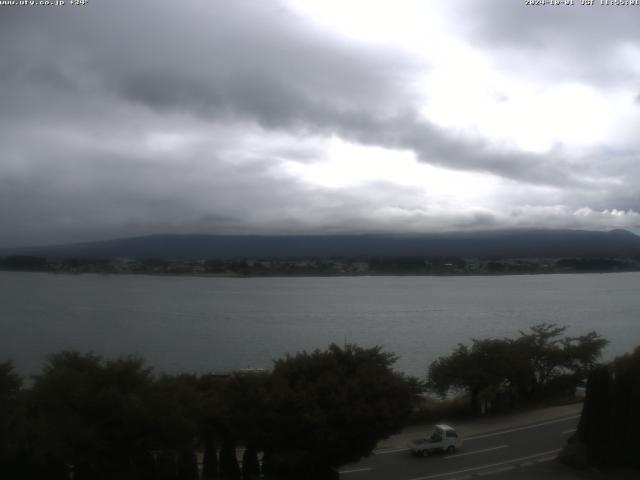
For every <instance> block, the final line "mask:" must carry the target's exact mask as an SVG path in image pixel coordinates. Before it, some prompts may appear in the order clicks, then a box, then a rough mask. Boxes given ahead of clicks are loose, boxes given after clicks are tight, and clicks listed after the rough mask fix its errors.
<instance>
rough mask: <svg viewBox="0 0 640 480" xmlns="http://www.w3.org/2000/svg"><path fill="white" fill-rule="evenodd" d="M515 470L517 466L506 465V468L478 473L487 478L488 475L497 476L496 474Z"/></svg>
mask: <svg viewBox="0 0 640 480" xmlns="http://www.w3.org/2000/svg"><path fill="white" fill-rule="evenodd" d="M515 468H516V467H515V465H505V466H504V467H498V468H492V469H491V470H485V471H484V472H478V476H479V477H485V476H487V475H495V474H496V473H502V472H508V471H509V470H514V469H515Z"/></svg>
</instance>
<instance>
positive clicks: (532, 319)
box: [0, 272, 640, 375]
mask: <svg viewBox="0 0 640 480" xmlns="http://www.w3.org/2000/svg"><path fill="white" fill-rule="evenodd" d="M639 287H640V273H620V274H593V275H591V274H583V275H522V276H505V277H341V278H195V277H161V276H134V275H76V276H73V275H52V274H45V273H9V272H0V360H3V359H6V358H11V359H13V361H14V363H15V364H16V366H17V367H18V368H19V370H20V371H22V372H23V373H29V372H36V371H38V370H39V368H40V366H41V365H42V362H43V361H44V359H45V358H46V355H48V354H49V353H52V352H56V351H59V350H61V349H65V348H74V349H79V350H82V351H87V350H92V351H94V352H95V353H99V354H102V355H106V356H114V355H126V354H131V353H138V354H141V355H143V356H144V357H145V358H146V359H147V361H148V362H149V363H150V364H152V365H154V366H155V367H157V369H158V370H163V371H172V372H175V371H183V370H189V371H208V370H215V371H220V370H230V369H235V368H245V367H266V368H268V367H270V365H271V364H272V360H273V359H275V358H278V357H281V356H282V355H284V354H285V353H287V352H290V353H294V352H296V351H300V350H304V349H306V350H311V349H314V348H323V347H326V346H327V345H328V344H329V343H330V342H336V343H339V344H342V343H344V342H345V341H346V342H352V343H357V344H359V345H362V346H373V345H382V346H384V348H385V349H386V350H388V351H392V352H395V353H396V354H398V355H399V356H400V359H399V360H398V362H397V364H396V367H397V368H398V369H399V370H402V371H404V372H407V373H410V374H414V375H423V374H424V373H425V371H426V367H427V365H428V364H429V362H431V361H432V360H434V359H435V358H436V357H437V356H439V355H443V354H447V353H448V352H450V351H451V349H452V348H453V347H454V346H455V345H456V344H457V343H458V342H467V341H468V340H469V339H470V338H473V337H476V338H484V337H491V336H495V337H502V336H513V335H516V334H517V333H518V330H520V329H525V328H527V327H528V326H530V325H534V324H536V323H540V322H555V323H559V324H562V325H569V326H570V329H569V331H568V334H570V335H579V334H583V333H586V332H588V331H590V330H596V331H598V332H599V333H600V334H601V335H603V336H604V337H606V338H607V339H609V340H610V342H611V343H610V345H609V346H608V347H607V350H606V357H607V358H611V357H612V356H614V355H617V354H620V353H623V352H626V351H629V350H631V349H633V348H634V347H635V346H637V345H640V288H639Z"/></svg>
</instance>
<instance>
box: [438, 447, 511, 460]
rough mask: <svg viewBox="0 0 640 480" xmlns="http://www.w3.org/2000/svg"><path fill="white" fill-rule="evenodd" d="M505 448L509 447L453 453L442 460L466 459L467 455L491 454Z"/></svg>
mask: <svg viewBox="0 0 640 480" xmlns="http://www.w3.org/2000/svg"><path fill="white" fill-rule="evenodd" d="M507 447H509V445H500V446H498V447H491V448H483V449H482V450H474V451H473V452H464V453H455V454H453V455H447V456H446V457H444V459H445V460H446V459H447V458H458V457H466V456H467V455H475V454H476V453H484V452H491V451H492V450H500V449H501V448H507Z"/></svg>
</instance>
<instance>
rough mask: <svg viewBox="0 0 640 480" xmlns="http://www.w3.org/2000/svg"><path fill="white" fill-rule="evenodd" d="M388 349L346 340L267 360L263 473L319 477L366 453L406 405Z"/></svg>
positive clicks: (409, 393)
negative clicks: (269, 369)
mask: <svg viewBox="0 0 640 480" xmlns="http://www.w3.org/2000/svg"><path fill="white" fill-rule="evenodd" d="M395 359H396V358H395V356H394V355H392V354H390V353H385V352H383V351H382V350H381V349H380V348H379V347H375V348H369V349H364V348H360V347H357V346H354V345H346V346H345V347H344V348H341V347H339V346H337V345H331V346H330V347H329V348H328V350H326V351H320V350H316V351H314V352H313V353H306V352H304V353H299V354H297V355H295V356H287V357H286V358H284V359H281V360H278V361H276V363H275V366H274V369H273V373H272V375H271V377H270V379H269V384H268V386H267V388H268V395H267V399H268V404H267V408H266V409H265V413H264V415H263V418H264V420H263V422H262V426H263V427H262V428H263V432H264V437H263V438H262V442H261V446H262V448H263V450H264V458H263V466H264V468H265V473H269V474H271V473H275V474H278V475H281V476H291V477H293V478H314V477H315V478H324V477H330V476H331V475H332V473H331V472H332V468H336V467H338V466H340V465H343V464H346V463H350V462H354V461H356V460H358V459H360V458H361V457H363V456H366V455H368V454H370V453H371V451H372V449H373V448H374V447H375V445H376V443H377V442H378V441H379V440H380V439H382V438H384V437H386V436H388V435H390V434H392V433H394V432H396V431H397V430H399V429H400V428H401V427H402V426H403V425H404V422H405V421H406V419H407V418H408V415H409V414H410V412H411V409H412V400H413V393H414V392H413V390H412V388H411V385H410V383H409V382H408V381H407V379H405V378H404V377H403V376H401V375H400V374H398V373H395V372H394V371H393V370H392V369H391V366H392V365H393V363H394V361H395Z"/></svg>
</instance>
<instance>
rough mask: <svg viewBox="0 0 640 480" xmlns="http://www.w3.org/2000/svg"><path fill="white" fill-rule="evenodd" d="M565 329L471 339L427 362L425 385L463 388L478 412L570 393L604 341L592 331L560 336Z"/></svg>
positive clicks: (554, 327)
mask: <svg viewBox="0 0 640 480" xmlns="http://www.w3.org/2000/svg"><path fill="white" fill-rule="evenodd" d="M566 329H567V327H559V326H557V325H554V324H548V323H542V324H539V325H535V326H533V327H531V328H530V329H529V331H528V332H520V336H519V337H518V338H515V339H508V338H504V339H484V340H475V339H474V340H472V343H471V345H470V346H467V345H462V344H460V345H458V347H457V348H456V349H455V350H454V351H453V352H452V353H451V354H450V355H449V356H446V357H440V358H438V359H437V360H436V361H434V362H433V363H432V364H431V365H430V366H429V374H428V384H429V386H430V388H431V389H432V390H434V391H436V392H438V393H440V394H441V395H445V394H447V393H448V392H449V391H450V389H452V388H453V389H462V390H464V391H466V392H467V393H468V394H469V396H470V400H471V401H470V404H471V408H472V410H473V411H474V412H477V413H481V412H482V411H483V410H484V408H485V407H487V406H491V405H493V406H494V407H495V406H496V404H498V405H497V406H498V407H500V406H502V405H500V404H503V405H504V404H506V406H511V405H513V404H514V403H515V402H517V401H518V400H519V399H525V400H531V399H536V398H546V397H549V396H553V395H555V394H566V393H570V392H573V391H574V390H575V386H576V385H577V383H578V382H580V381H581V380H583V379H585V378H586V377H587V375H588V373H589V371H591V369H592V368H593V367H594V366H595V365H596V362H597V360H598V359H599V357H600V354H601V352H602V349H603V348H604V346H605V345H606V344H607V341H606V340H604V339H603V338H602V337H600V336H599V335H598V334H597V333H595V332H590V333H588V334H586V335H583V336H579V337H563V335H564V333H565V331H566Z"/></svg>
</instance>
